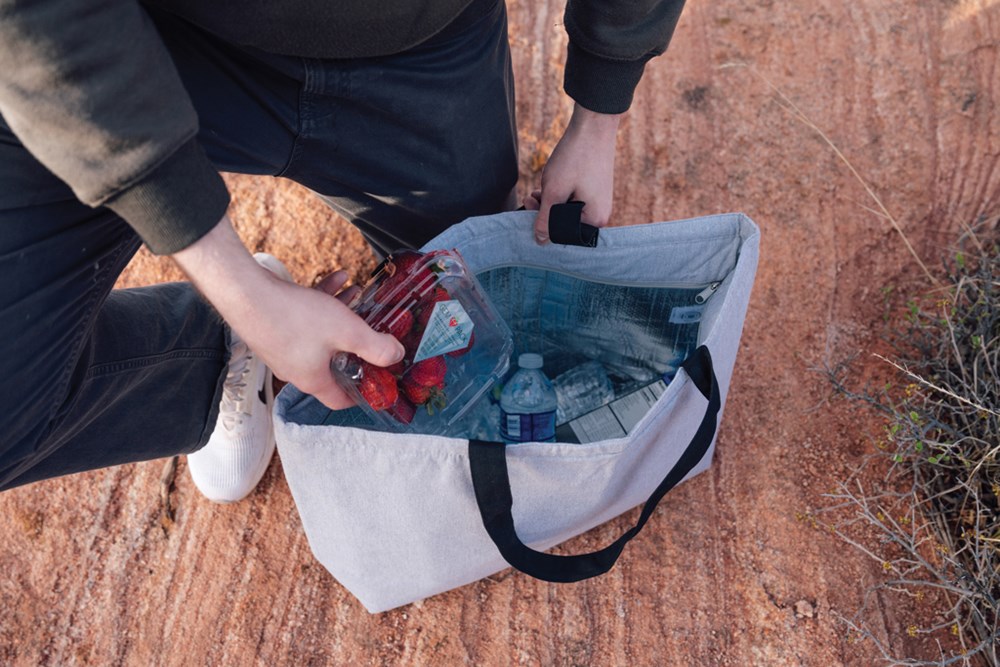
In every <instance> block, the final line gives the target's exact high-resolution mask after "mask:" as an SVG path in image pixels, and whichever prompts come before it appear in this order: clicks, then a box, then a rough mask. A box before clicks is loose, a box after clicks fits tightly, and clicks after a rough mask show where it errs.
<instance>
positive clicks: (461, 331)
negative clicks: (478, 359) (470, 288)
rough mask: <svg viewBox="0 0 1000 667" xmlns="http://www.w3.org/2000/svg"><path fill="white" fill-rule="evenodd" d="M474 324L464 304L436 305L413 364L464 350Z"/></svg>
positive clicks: (445, 303)
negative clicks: (463, 306)
mask: <svg viewBox="0 0 1000 667" xmlns="http://www.w3.org/2000/svg"><path fill="white" fill-rule="evenodd" d="M473 326H474V323H473V321H472V318H471V317H469V314H468V313H466V312H465V308H462V304H461V303H459V302H458V301H456V300H454V299H452V300H451V301H439V302H437V303H436V304H434V310H433V311H432V312H431V317H430V319H429V320H427V328H426V329H425V330H424V335H423V337H422V338H421V339H420V345H419V346H418V347H417V353H416V354H415V355H414V356H413V363H417V362H418V361H422V360H424V359H430V358H431V357H436V356H438V355H440V354H445V353H447V352H454V351H455V350H464V349H465V348H466V347H468V346H469V339H470V338H472V327H473Z"/></svg>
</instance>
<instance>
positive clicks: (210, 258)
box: [173, 217, 404, 410]
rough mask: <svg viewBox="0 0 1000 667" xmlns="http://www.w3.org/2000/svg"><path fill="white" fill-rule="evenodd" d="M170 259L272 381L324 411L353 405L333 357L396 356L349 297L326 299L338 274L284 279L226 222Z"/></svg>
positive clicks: (387, 359) (386, 362) (384, 361)
mask: <svg viewBox="0 0 1000 667" xmlns="http://www.w3.org/2000/svg"><path fill="white" fill-rule="evenodd" d="M173 257H174V259H175V260H176V261H177V263H178V264H179V265H180V267H181V268H182V269H183V270H184V271H185V273H187V274H188V276H189V277H190V278H191V280H192V282H194V284H195V285H196V286H197V287H198V289H199V290H201V292H202V293H203V294H204V295H205V297H206V298H207V299H208V300H209V301H210V302H211V303H212V305H213V306H215V308H216V309H217V310H218V311H219V313H220V314H221V315H222V317H223V319H225V320H226V322H227V323H228V324H229V326H231V327H232V328H233V329H234V330H235V331H236V332H237V333H238V334H239V335H240V337H241V338H243V340H244V341H245V342H246V344H247V345H248V346H249V347H250V349H252V350H253V351H254V352H255V353H257V354H258V355H259V356H260V357H261V359H263V360H264V363H266V364H267V365H268V366H269V367H270V368H271V370H272V371H273V372H274V374H275V375H276V376H278V377H279V378H281V379H282V380H285V381H287V382H291V383H292V384H294V385H295V386H296V387H298V388H299V389H300V390H302V391H303V392H306V393H308V394H312V395H313V396H315V397H316V398H317V399H318V400H319V401H320V402H322V403H323V404H324V405H326V406H327V407H329V408H330V409H333V410H340V409H343V408H347V407H350V406H352V405H354V400H353V399H352V398H351V397H350V396H349V395H348V394H347V393H345V392H344V390H343V389H341V388H340V387H339V386H338V385H337V383H336V381H335V380H334V379H333V374H332V373H331V371H330V361H331V359H332V358H333V356H334V355H335V354H336V353H337V352H340V351H345V352H353V353H354V354H357V355H358V356H359V357H361V358H362V359H365V360H366V361H369V362H371V363H373V364H375V365H378V366H390V365H392V364H394V363H395V362H397V361H399V360H400V359H402V358H403V354H404V351H403V346H402V344H400V342H399V341H397V340H396V339H395V338H393V337H392V336H390V335H389V334H385V333H378V332H376V331H374V330H372V329H371V327H369V326H368V325H367V324H366V323H365V321H364V320H363V319H361V318H360V317H359V316H358V315H356V314H355V313H354V312H353V311H351V309H350V308H348V307H347V305H346V301H348V300H349V298H350V296H351V294H350V293H342V294H339V298H338V297H337V296H334V295H337V294H338V291H339V290H340V288H341V287H342V286H343V284H344V282H345V281H346V279H347V277H346V274H344V273H343V272H338V273H336V274H333V275H332V276H329V277H327V278H326V279H325V280H324V281H322V282H321V283H320V284H319V285H318V286H317V289H309V288H306V287H302V286H300V285H295V284H293V283H288V282H285V281H283V280H281V279H280V278H278V277H277V276H275V275H273V274H272V273H271V272H270V271H268V270H267V269H265V268H263V267H262V266H260V265H259V264H257V262H256V261H254V259H253V258H252V257H251V256H250V253H249V252H247V250H246V248H244V247H243V244H242V243H241V242H240V240H239V237H237V236H236V233H235V232H234V231H233V228H232V226H231V224H230V223H229V220H228V218H225V217H224V218H223V219H222V220H221V221H220V222H219V224H218V225H216V226H215V228H213V229H212V231H211V232H209V233H208V234H206V235H205V236H204V237H202V238H201V239H199V240H198V241H196V242H195V243H194V244H192V245H190V246H188V247H187V248H185V249H184V250H181V251H180V252H178V253H176V254H174V255H173Z"/></svg>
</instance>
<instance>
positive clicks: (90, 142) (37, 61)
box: [0, 0, 684, 254]
mask: <svg viewBox="0 0 1000 667" xmlns="http://www.w3.org/2000/svg"><path fill="white" fill-rule="evenodd" d="M470 1H471V0H396V1H392V0H388V1H387V0H327V1H326V2H323V1H321V0H273V1H272V2H257V3H250V2H247V1H246V0H151V1H150V4H155V5H157V6H159V7H161V8H163V9H166V10H167V11H170V12H172V13H174V14H177V15H178V16H181V17H183V18H185V19H187V20H188V21H190V22H192V23H195V24H197V25H199V26H201V27H202V28H205V29H206V30H208V31H209V32H212V33H215V34H217V35H218V36H220V37H222V38H223V39H226V40H228V41H230V42H233V43H236V44H242V45H248V46H254V47H258V48H260V49H263V50H265V51H269V52H271V53H279V54H285V55H294V56H303V57H312V58H354V57H368V56H378V55H388V54H392V53H398V52H400V51H403V50H406V49H407V48H410V47H412V46H416V45H417V44H420V43H421V42H423V41H424V40H426V39H428V38H429V37H432V36H433V35H435V34H437V33H438V32H439V31H441V30H442V29H444V28H445V27H446V26H447V25H448V24H449V23H450V22H451V21H452V20H453V19H454V18H455V17H457V16H458V15H459V14H460V13H461V12H462V11H463V9H465V8H466V7H467V6H468V5H469V3H470ZM683 5H684V0H569V2H568V5H567V8H566V15H565V25H566V31H567V33H568V35H569V50H568V53H567V61H566V74H565V82H564V85H565V88H566V92H567V94H569V95H570V96H571V97H572V98H573V99H574V100H575V101H576V102H578V103H579V104H581V105H582V106H584V107H586V108H588V109H591V110H592V111H597V112H601V113H621V112H623V111H625V110H626V109H628V107H629V105H630V104H631V102H632V94H633V91H634V90H635V86H636V85H637V84H638V82H639V79H640V77H641V76H642V71H643V68H644V67H645V64H646V62H647V61H648V60H649V59H650V58H652V57H654V56H656V55H659V54H660V53H662V52H663V50H664V49H665V48H666V46H667V44H668V42H669V41H670V37H671V35H672V34H673V30H674V26H675V25H676V23H677V19H678V16H679V15H680V12H681V9H682V7H683ZM0 114H2V115H3V118H4V119H5V120H6V121H7V123H8V124H9V125H10V127H11V129H12V130H13V131H14V133H15V134H16V135H17V137H18V139H20V140H21V142H22V143H23V144H24V145H25V146H26V147H27V149H28V150H29V151H31V153H32V154H33V155H34V156H35V157H37V158H38V160H39V161H41V162H42V163H43V164H44V165H45V166H46V167H48V169H50V170H51V171H52V172H53V173H54V174H56V175H57V176H58V177H59V178H61V179H62V180H64V181H65V182H66V183H68V184H69V185H70V186H71V187H72V188H73V191H74V192H75V193H76V195H77V197H79V199H80V200H81V201H83V202H85V203H86V204H88V205H90V206H108V207H110V208H111V209H113V210H114V211H115V212H117V213H118V214H119V215H121V216H122V217H123V218H124V219H125V220H126V221H128V222H129V224H131V225H132V226H133V227H134V228H135V229H136V231H137V232H138V233H139V235H140V236H141V237H142V239H143V240H144V241H145V242H146V244H147V245H148V246H149V248H150V249H151V250H152V251H153V252H155V253H158V254H169V253H174V252H177V251H178V250H181V249H183V248H185V247H187V246H188V245H190V244H191V243H193V242H194V241H196V240H197V239H199V238H201V236H203V235H204V234H205V233H207V232H208V231H209V230H210V229H211V228H212V227H213V226H214V225H215V223H217V222H218V221H219V219H220V218H221V217H222V215H223V214H224V213H225V209H226V207H227V205H228V203H229V195H228V193H227V191H226V188H225V185H224V183H223V182H222V179H221V178H220V177H219V175H218V173H217V172H216V170H215V169H214V168H213V166H212V164H211V163H210V162H209V161H208V158H207V157H206V156H205V153H204V151H203V150H202V149H201V147H200V146H199V145H198V143H197V141H196V140H195V135H196V133H197V129H198V119H197V115H196V114H195V111H194V109H193V107H192V105H191V101H190V99H189V98H188V97H187V94H186V92H185V91H184V87H183V85H182V84H181V82H180V79H179V77H178V75H177V72H176V70H175V69H174V66H173V63H172V62H171V60H170V56H169V55H168V54H167V51H166V49H165V48H164V46H163V44H162V43H161V41H160V39H159V36H158V34H157V32H156V29H155V27H154V26H153V24H152V23H151V21H150V19H149V17H148V16H147V15H146V13H145V11H144V10H143V9H142V6H141V4H140V3H139V2H138V1H137V0H72V1H66V0H0Z"/></svg>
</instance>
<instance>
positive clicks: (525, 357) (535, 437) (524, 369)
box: [500, 353, 558, 443]
mask: <svg viewBox="0 0 1000 667" xmlns="http://www.w3.org/2000/svg"><path fill="white" fill-rule="evenodd" d="M517 365H518V366H519V368H518V370H517V372H516V373H514V375H513V377H511V378H510V381H509V382H507V384H506V385H505V386H504V388H503V392H502V393H501V394H500V435H501V437H502V438H503V441H504V442H506V443H518V442H555V439H556V407H557V405H558V401H557V399H556V390H555V388H554V387H553V386H552V383H551V382H549V379H548V378H547V377H545V373H543V372H542V355H540V354H532V353H526V354H522V355H521V356H520V357H519V358H518V360H517Z"/></svg>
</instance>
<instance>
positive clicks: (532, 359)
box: [517, 352, 542, 369]
mask: <svg viewBox="0 0 1000 667" xmlns="http://www.w3.org/2000/svg"><path fill="white" fill-rule="evenodd" d="M517 365H518V366H520V367H521V368H528V369H535V368H541V367H542V355H540V354H535V353H534V352H525V353H524V354H522V355H521V356H519V357H518V358H517Z"/></svg>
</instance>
